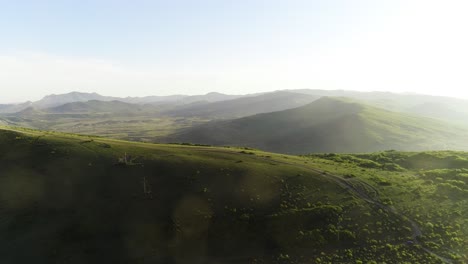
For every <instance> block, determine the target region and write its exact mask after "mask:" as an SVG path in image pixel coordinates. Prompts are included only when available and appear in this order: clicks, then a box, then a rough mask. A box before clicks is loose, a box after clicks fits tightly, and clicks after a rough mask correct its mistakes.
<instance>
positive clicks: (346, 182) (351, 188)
mask: <svg viewBox="0 0 468 264" xmlns="http://www.w3.org/2000/svg"><path fill="white" fill-rule="evenodd" d="M203 151H210V152H218V153H231V154H236V153H237V152H235V151H233V150H229V149H226V150H222V149H213V148H209V147H207V148H203ZM249 158H253V159H257V160H262V161H268V162H274V163H277V164H283V165H288V166H295V167H299V168H303V169H306V170H309V171H312V172H315V173H317V174H318V175H320V176H322V177H325V178H327V179H331V180H332V181H334V182H335V183H336V184H338V185H339V186H340V187H342V188H343V189H345V190H347V191H348V192H350V193H351V194H354V195H356V196H357V197H358V198H360V199H361V200H364V201H365V202H367V203H369V204H372V205H375V206H376V207H378V208H380V209H382V210H384V211H387V212H389V213H391V214H393V215H395V216H397V217H398V218H400V219H402V220H403V221H405V222H408V223H409V224H410V226H411V232H412V238H413V242H414V244H415V245H418V246H420V247H421V249H422V250H423V251H424V252H426V253H428V254H430V255H432V256H434V257H436V258H438V259H439V260H440V261H442V262H443V263H447V264H452V263H453V262H452V260H450V259H448V258H445V257H443V256H440V255H439V254H437V253H435V252H433V251H432V250H430V249H428V248H426V247H424V245H422V244H421V241H419V238H420V237H421V236H422V235H423V233H422V231H421V228H420V227H419V225H418V224H417V223H416V222H415V221H414V220H412V219H410V218H408V217H407V216H405V215H403V214H402V213H400V212H398V211H397V210H396V209H395V208H394V207H393V206H387V205H385V204H383V203H382V202H381V201H380V197H379V191H378V190H377V189H376V188H375V187H374V186H372V185H370V184H368V183H366V182H364V181H361V180H358V179H356V178H353V179H352V180H350V179H345V178H343V177H341V176H338V175H335V174H331V173H328V172H326V171H323V170H319V169H316V168H311V167H310V166H307V165H303V164H298V163H293V162H287V161H280V160H276V159H274V158H267V157H261V156H257V155H251V156H250V155H249ZM351 181H355V182H356V183H358V184H359V185H362V186H366V187H367V188H368V189H370V190H372V193H373V194H374V197H372V196H371V195H369V193H368V192H366V191H364V190H362V189H360V188H357V187H356V185H355V184H353V183H351Z"/></svg>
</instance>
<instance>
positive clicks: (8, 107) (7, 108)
mask: <svg viewBox="0 0 468 264" xmlns="http://www.w3.org/2000/svg"><path fill="white" fill-rule="evenodd" d="M31 106H32V102H25V103H20V104H1V105H0V114H5V113H16V112H19V111H22V110H24V109H26V108H28V107H31Z"/></svg>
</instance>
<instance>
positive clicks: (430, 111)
mask: <svg viewBox="0 0 468 264" xmlns="http://www.w3.org/2000/svg"><path fill="white" fill-rule="evenodd" d="M291 91H293V92H298V93H303V94H310V95H314V96H334V97H337V96H339V97H348V98H354V99H356V100H359V101H362V102H366V103H367V104H370V105H373V106H376V107H379V108H384V109H387V110H390V111H395V112H404V113H409V114H416V115H422V116H425V117H430V118H438V119H441V120H445V121H447V120H450V121H455V122H464V123H467V122H468V101H467V100H466V99H465V100H464V99H457V98H453V97H444V96H431V95H423V94H399V93H390V92H358V91H346V90H313V89H302V90H291Z"/></svg>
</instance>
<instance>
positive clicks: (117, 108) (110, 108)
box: [43, 100, 156, 115]
mask: <svg viewBox="0 0 468 264" xmlns="http://www.w3.org/2000/svg"><path fill="white" fill-rule="evenodd" d="M43 111H44V112H47V113H53V114H84V113H87V114H113V115H114V114H116V115H122V114H123V115H131V114H138V113H139V114H144V113H148V112H155V111H156V108H155V107H151V106H148V105H138V104H130V103H124V102H121V101H97V100H90V101H86V102H73V103H67V104H63V105H60V106H56V107H52V108H46V109H43Z"/></svg>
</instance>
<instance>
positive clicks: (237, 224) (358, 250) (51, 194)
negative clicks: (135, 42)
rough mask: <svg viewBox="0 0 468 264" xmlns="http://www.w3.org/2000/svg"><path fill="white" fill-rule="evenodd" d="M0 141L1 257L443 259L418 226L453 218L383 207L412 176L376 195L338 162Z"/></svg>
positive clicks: (28, 136) (7, 134)
mask: <svg viewBox="0 0 468 264" xmlns="http://www.w3.org/2000/svg"><path fill="white" fill-rule="evenodd" d="M5 129H6V130H5ZM0 149H1V150H2V151H1V152H0V261H1V262H2V263H31V262H34V263H62V262H69V263H70V262H71V263H148V262H150V263H177V264H179V263H251V262H252V261H254V262H259V263H314V262H320V261H324V262H333V263H344V262H350V263H356V262H359V261H363V262H364V263H367V262H369V261H376V262H378V263H381V262H384V261H385V262H391V263H401V262H404V261H407V262H411V263H441V261H442V260H443V259H445V258H446V257H445V255H444V256H438V255H437V254H438V253H439V252H441V251H443V250H437V249H434V247H433V246H430V245H432V244H430V243H429V242H428V243H429V244H428V245H426V242H424V241H420V239H419V237H421V236H424V235H425V234H432V233H429V232H428V233H425V231H426V229H424V230H423V231H424V232H422V231H421V230H420V229H421V228H420V225H421V224H420V223H421V222H423V223H425V222H426V221H429V220H430V221H434V223H436V225H437V226H440V225H444V226H449V225H450V224H451V223H459V218H455V217H454V218H452V219H451V221H454V222H450V223H448V222H446V220H445V219H440V218H437V217H438V214H437V212H432V211H426V212H424V211H421V210H424V208H419V209H418V210H416V209H417V208H418V206H415V205H413V204H411V202H412V201H413V200H411V199H408V200H407V201H406V202H407V203H405V206H406V205H408V208H412V209H413V210H414V212H413V211H411V210H409V211H408V212H406V213H407V215H409V216H412V215H413V213H417V214H418V216H419V218H418V221H417V222H412V220H411V219H408V218H407V217H406V216H403V215H402V214H400V213H399V212H398V211H397V210H399V209H403V208H402V207H400V206H399V205H398V204H395V206H396V207H397V209H395V208H393V209H392V208H391V207H389V206H387V205H386V204H387V203H389V202H391V199H394V198H395V199H399V197H403V196H402V194H404V195H406V193H407V192H408V193H410V194H413V193H414V192H411V191H410V189H411V188H413V187H414V185H413V184H414V181H415V179H416V178H415V177H414V175H411V174H408V175H406V174H402V173H399V174H398V175H399V176H397V177H395V178H389V179H387V181H388V182H389V184H390V185H392V184H393V181H394V180H395V185H393V186H394V187H393V188H398V189H397V191H398V192H397V193H398V194H399V195H400V196H395V197H392V196H390V197H387V198H385V199H382V201H380V198H379V197H378V196H379V193H381V192H382V193H384V194H387V193H388V194H391V193H392V192H387V189H386V188H387V187H385V186H389V185H388V184H387V185H379V184H375V185H374V182H373V180H372V179H370V178H365V177H367V176H365V175H367V174H363V175H364V176H362V177H363V178H362V179H361V178H359V177H356V176H353V177H354V178H352V177H351V176H347V178H344V177H341V176H339V175H334V174H329V173H325V172H324V171H323V170H328V171H330V170H331V169H329V167H333V168H334V170H335V173H337V171H336V168H337V166H338V167H339V164H335V165H330V161H325V160H323V159H322V158H311V157H310V158H300V157H293V156H283V155H276V154H271V153H264V152H260V151H245V150H240V149H234V148H232V149H228V148H210V147H190V146H175V145H172V146H170V145H154V144H143V143H130V142H124V141H116V140H109V139H102V138H90V137H82V136H72V135H66V134H58V133H51V132H40V131H33V130H21V131H18V130H12V129H9V128H4V129H0ZM458 155H461V154H458ZM465 158H466V157H465ZM321 167H323V168H321ZM340 168H341V167H340ZM343 168H345V167H343ZM359 171H360V170H359ZM375 173H379V172H377V171H375V172H374V173H372V174H373V175H375ZM396 183H398V184H396ZM393 188H392V189H391V190H393ZM420 195H422V196H421V197H423V198H424V199H434V197H435V196H431V195H426V193H424V192H420ZM404 197H406V196H404ZM428 202H429V200H428ZM447 203H448V202H447ZM451 203H452V201H450V204H451ZM450 204H447V207H446V208H447V209H449V210H450V212H452V211H451V210H458V209H459V208H458V207H457V206H460V208H461V206H463V204H462V203H459V201H458V200H453V204H452V205H450ZM450 206H452V207H450ZM424 217H427V218H424ZM429 217H434V218H429ZM286 227H287V228H286ZM434 228H436V227H434ZM437 228H438V227H437ZM460 228H461V229H463V226H460V227H459V228H458V229H456V228H455V229H450V230H452V231H453V232H458V233H457V234H456V235H453V234H452V235H451V236H450V238H453V239H455V240H457V239H458V240H457V241H463V239H464V238H465V233H463V232H461V231H459V230H460ZM435 230H436V229H435ZM437 230H438V229H437ZM431 232H432V231H431ZM434 232H435V231H434ZM438 232H439V231H437V232H436V233H434V234H436V235H437V234H439V233H438ZM444 232H445V230H444V231H440V234H442V235H443V234H444ZM428 238H430V237H428ZM439 238H440V241H442V242H440V243H443V242H444V241H445V239H446V236H445V235H443V237H439ZM408 240H412V241H413V242H412V243H415V244H416V245H415V246H410V245H408V242H407V241H408ZM455 240H454V241H455ZM465 241H466V240H465ZM440 243H439V242H438V241H436V243H433V244H434V245H436V246H438V245H441V244H440ZM453 243H455V242H453ZM445 245H446V246H447V245H452V244H451V243H448V241H447V243H446V244H445ZM454 245H455V244H454ZM461 248H463V247H461ZM451 250H452V251H454V252H456V251H458V250H459V247H458V248H457V247H455V246H453V247H452V248H451ZM324 252H326V254H324ZM450 254H452V255H453V256H452V255H450V256H449V257H451V258H452V259H454V260H455V259H457V258H458V259H460V257H463V256H462V255H456V253H450Z"/></svg>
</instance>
